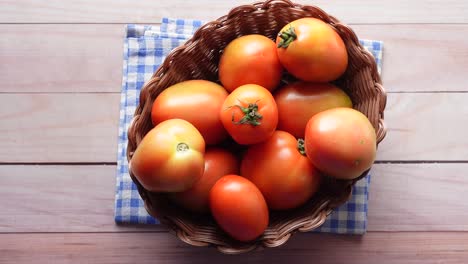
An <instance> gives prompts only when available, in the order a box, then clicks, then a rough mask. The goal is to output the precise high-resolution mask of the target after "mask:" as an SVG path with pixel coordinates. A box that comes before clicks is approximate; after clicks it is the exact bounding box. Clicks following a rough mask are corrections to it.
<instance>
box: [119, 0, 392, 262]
mask: <svg viewBox="0 0 468 264" xmlns="http://www.w3.org/2000/svg"><path fill="white" fill-rule="evenodd" d="M303 17H314V18H318V19H320V20H322V21H324V22H325V23H327V24H329V25H330V26H331V27H332V28H334V29H335V30H336V32H337V33H338V34H339V35H340V36H341V38H342V39H343V41H344V43H345V45H346V49H347V51H348V60H349V62H348V67H347V69H346V72H345V73H344V74H343V75H342V76H341V78H340V79H338V80H337V81H336V82H335V83H336V84H337V85H338V86H339V87H340V88H342V89H343V90H344V91H345V92H346V93H347V94H348V95H349V96H350V98H351V100H352V102H353V105H354V108H355V109H357V110H359V111H360V112H362V113H363V114H365V115H366V116H367V117H368V119H369V120H370V122H371V123H372V125H373V127H374V128H375V131H376V134H377V144H378V143H380V142H381V141H382V140H383V138H384V137H385V133H386V129H385V125H384V122H383V117H384V109H385V104H386V93H385V90H384V88H383V87H382V85H381V79H380V76H379V74H378V72H377V65H376V62H375V59H374V57H373V56H372V55H371V54H370V53H369V52H368V51H367V50H366V49H365V48H364V47H363V46H362V45H361V44H360V43H359V41H358V38H357V36H356V34H355V33H354V31H353V30H352V29H351V28H349V27H348V26H346V25H344V24H342V23H340V22H339V21H338V20H337V19H336V18H334V17H332V16H330V15H328V14H327V13H325V12H324V11H322V10H321V9H320V8H318V7H315V6H309V5H299V4H295V3H292V2H290V1H287V0H273V1H266V2H259V3H255V4H251V5H243V6H239V7H236V8H234V9H232V10H231V11H230V12H229V14H228V15H226V16H223V17H220V18H218V19H217V20H214V21H211V22H208V23H206V24H205V25H203V26H202V27H201V28H200V29H198V30H197V31H196V32H195V34H194V35H193V37H192V38H191V39H189V40H188V41H187V42H186V43H185V44H184V45H182V46H180V47H178V48H176V49H174V50H173V51H172V52H171V53H170V54H169V55H168V56H167V57H166V59H165V61H164V62H163V64H162V65H161V66H160V67H159V68H158V69H157V71H156V72H155V73H154V75H153V76H152V78H151V79H150V80H149V81H148V82H147V83H146V84H145V86H144V87H143V88H142V90H141V93H140V101H139V105H138V107H137V108H136V111H135V114H134V119H133V122H132V124H131V126H130V128H129V131H128V149H127V158H128V160H129V163H130V164H131V158H132V155H133V153H134V151H135V149H136V148H137V146H138V144H139V143H140V141H141V140H142V138H143V137H144V136H145V135H146V133H148V132H149V131H150V130H151V128H153V125H152V122H151V108H152V103H153V101H154V100H155V98H156V97H157V96H158V95H159V94H160V93H161V91H163V90H164V89H166V88H167V87H169V86H171V85H173V84H176V83H178V82H181V81H185V80H191V79H205V80H210V81H214V82H218V76H217V75H218V62H219V59H220V56H221V52H222V50H223V49H224V48H225V47H226V45H227V44H228V43H229V42H231V41H232V40H234V39H235V38H238V37H240V36H243V35H248V34H262V35H265V36H267V37H269V38H271V39H273V40H275V39H276V36H277V34H278V32H279V31H280V30H281V28H282V27H283V26H285V25H286V24H287V23H289V22H291V21H293V20H296V19H299V18H303ZM283 81H285V82H286V79H285V80H283ZM365 175H367V172H365V173H364V174H363V175H361V177H359V178H357V179H354V180H349V181H345V180H333V179H330V178H327V179H325V181H324V182H323V183H322V186H321V188H320V191H319V192H318V193H317V194H316V195H314V196H313V197H312V198H311V199H310V200H309V201H308V202H307V203H306V204H305V205H303V206H301V207H299V208H296V209H294V210H290V211H285V212H273V211H272V212H271V214H270V223H269V226H268V228H267V229H266V231H265V232H264V234H263V235H262V236H260V237H259V238H258V239H257V240H255V241H251V242H247V243H244V242H242V243H241V242H238V241H235V240H233V239H232V238H230V237H229V236H227V235H226V234H225V233H224V232H223V231H222V230H221V229H220V228H219V227H218V226H217V225H216V223H215V222H214V220H213V218H212V217H211V216H210V215H197V214H193V213H190V212H187V211H185V210H183V209H181V208H180V207H178V206H177V205H175V204H174V203H172V202H171V201H170V200H169V199H168V197H167V195H165V194H163V193H152V192H149V191H147V190H145V189H144V188H143V187H142V186H141V184H140V183H139V182H138V180H137V179H136V178H135V177H134V175H133V173H132V172H131V167H130V176H131V177H132V180H133V181H134V182H135V184H136V185H137V187H138V191H139V193H140V195H141V197H142V199H143V200H144V202H145V207H146V210H147V211H148V213H149V214H150V215H152V216H154V217H156V218H157V219H158V220H159V221H160V222H161V224H164V225H166V226H167V227H168V229H169V230H170V231H171V232H173V233H174V234H175V235H177V237H179V238H180V239H181V240H182V241H184V242H186V243H188V244H191V245H194V246H214V247H216V248H217V249H218V250H219V251H221V252H223V253H228V254H237V253H243V252H248V251H251V250H254V249H256V248H262V247H277V246H280V245H282V244H284V243H285V242H286V241H287V240H288V239H289V238H290V237H291V235H292V234H294V233H296V232H298V231H300V232H306V231H311V230H314V229H316V228H317V227H319V226H320V225H322V224H323V223H324V221H325V219H326V217H327V216H328V215H329V214H330V213H331V211H332V210H333V209H334V208H336V207H337V206H339V205H341V204H343V203H345V202H346V201H348V199H349V197H350V195H351V191H352V186H353V185H354V184H355V182H356V181H358V180H360V179H361V178H363V177H364V176H365Z"/></svg>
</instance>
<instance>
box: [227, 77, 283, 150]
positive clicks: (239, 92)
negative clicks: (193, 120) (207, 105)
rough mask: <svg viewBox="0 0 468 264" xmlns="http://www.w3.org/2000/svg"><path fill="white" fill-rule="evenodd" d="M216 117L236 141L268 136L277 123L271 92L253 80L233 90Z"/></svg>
mask: <svg viewBox="0 0 468 264" xmlns="http://www.w3.org/2000/svg"><path fill="white" fill-rule="evenodd" d="M220 119H221V122H222V123H223V125H224V127H225V128H226V130H227V131H228V133H229V134H230V135H231V137H232V138H233V139H234V140H235V141H236V142H237V143H239V144H242V145H248V144H255V143H260V142H262V141H264V140H266V139H267V138H269V137H270V136H271V135H272V134H273V132H274V131H275V129H276V126H277V124H278V109H277V107H276V103H275V99H274V98H273V95H271V93H270V92H269V91H268V90H267V89H265V88H263V87H262V86H259V85H256V84H246V85H242V86H241V87H239V88H237V89H236V90H234V91H233V92H232V93H231V94H229V96H228V97H227V98H226V100H225V101H224V103H223V106H222V108H221V111H220Z"/></svg>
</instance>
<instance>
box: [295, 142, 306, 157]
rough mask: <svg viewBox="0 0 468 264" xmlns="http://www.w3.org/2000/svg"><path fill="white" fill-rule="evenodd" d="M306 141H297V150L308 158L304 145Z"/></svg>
mask: <svg viewBox="0 0 468 264" xmlns="http://www.w3.org/2000/svg"><path fill="white" fill-rule="evenodd" d="M304 143H305V142H304V139H302V138H300V139H298V140H297V150H299V153H301V154H302V155H303V156H306V151H305V145H304Z"/></svg>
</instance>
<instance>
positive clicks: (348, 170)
mask: <svg viewBox="0 0 468 264" xmlns="http://www.w3.org/2000/svg"><path fill="white" fill-rule="evenodd" d="M305 150H306V154H307V157H308V158H309V160H310V161H311V162H312V164H314V166H315V167H317V168H318V169H319V170H321V171H322V172H324V173H326V174H327V175H328V176H331V177H335V178H339V179H354V178H357V177H359V176H360V175H361V174H363V173H364V172H365V171H366V170H368V169H369V168H370V167H371V166H372V164H373V162H374V160H375V156H376V152H377V143H376V134H375V130H374V127H373V126H372V124H371V123H370V121H369V119H367V117H366V116H365V115H364V114H362V113H361V112H359V111H357V110H354V109H352V108H333V109H329V110H325V111H323V112H320V113H318V114H316V115H314V116H313V117H312V118H311V119H310V120H309V122H308V123H307V126H306V132H305Z"/></svg>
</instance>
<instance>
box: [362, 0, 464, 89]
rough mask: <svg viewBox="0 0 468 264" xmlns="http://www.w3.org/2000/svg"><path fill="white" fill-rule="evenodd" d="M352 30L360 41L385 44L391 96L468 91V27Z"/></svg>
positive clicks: (385, 72)
mask: <svg viewBox="0 0 468 264" xmlns="http://www.w3.org/2000/svg"><path fill="white" fill-rule="evenodd" d="M467 3H468V2H467ZM467 17H468V16H467ZM353 29H354V30H355V31H356V34H357V35H358V36H359V38H362V39H375V40H382V41H383V42H384V45H383V66H382V79H383V85H384V87H385V89H386V90H387V91H388V92H428V91H429V92H432V91H444V92H445V91H468V81H467V79H466V78H465V73H466V72H468V38H466V37H465V36H466V35H467V34H468V25H357V26H353Z"/></svg>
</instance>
